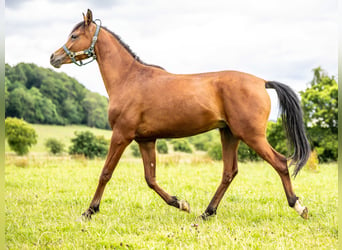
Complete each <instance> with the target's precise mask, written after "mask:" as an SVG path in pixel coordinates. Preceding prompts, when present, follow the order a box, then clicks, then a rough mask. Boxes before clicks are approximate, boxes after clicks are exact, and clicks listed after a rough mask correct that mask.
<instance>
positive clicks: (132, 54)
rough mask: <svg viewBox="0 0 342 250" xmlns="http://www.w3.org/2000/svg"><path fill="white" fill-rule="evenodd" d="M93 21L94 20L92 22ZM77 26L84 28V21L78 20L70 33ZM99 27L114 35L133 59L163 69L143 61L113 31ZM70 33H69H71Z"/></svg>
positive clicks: (77, 27)
mask: <svg viewBox="0 0 342 250" xmlns="http://www.w3.org/2000/svg"><path fill="white" fill-rule="evenodd" d="M94 23H95V22H94ZM79 28H84V22H80V23H78V24H76V26H75V27H74V28H73V29H72V31H71V33H72V32H74V31H75V30H77V29H79ZM101 28H103V29H104V30H106V31H108V32H109V33H110V34H111V35H112V36H114V37H115V39H116V40H118V42H119V43H120V44H121V45H122V46H123V47H124V48H125V49H126V50H127V52H128V53H129V54H130V55H131V56H132V57H133V58H134V59H135V60H137V61H138V62H139V63H141V64H144V65H146V66H152V67H156V68H160V69H164V68H162V67H160V66H158V65H153V64H148V63H145V62H143V61H142V60H141V59H140V58H139V57H138V56H137V55H136V54H135V53H134V52H133V51H132V50H131V48H130V47H129V46H128V45H127V44H126V43H125V42H124V41H122V39H121V38H120V37H119V36H118V35H117V34H115V33H114V32H113V31H110V30H109V29H108V28H106V27H103V26H101ZM71 33H70V34H71Z"/></svg>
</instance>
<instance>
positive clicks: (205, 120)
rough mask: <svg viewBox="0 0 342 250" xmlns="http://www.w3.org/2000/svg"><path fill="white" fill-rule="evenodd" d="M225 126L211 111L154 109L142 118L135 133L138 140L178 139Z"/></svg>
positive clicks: (217, 115)
mask: <svg viewBox="0 0 342 250" xmlns="http://www.w3.org/2000/svg"><path fill="white" fill-rule="evenodd" d="M224 126H226V122H225V121H224V120H223V119H222V117H221V116H220V115H219V114H217V113H215V112H214V111H212V110H203V109H202V110H201V109H196V108H193V109H191V108H190V109H186V110H184V109H179V110H177V111H174V110H172V111H171V109H166V110H162V109H159V110H158V109H155V112H154V113H153V114H152V115H150V116H148V114H146V115H145V117H143V119H142V122H141V123H140V124H139V126H138V129H137V131H136V136H137V137H139V138H178V137H186V136H192V135H195V134H199V133H203V132H206V131H209V130H212V129H215V128H221V127H224Z"/></svg>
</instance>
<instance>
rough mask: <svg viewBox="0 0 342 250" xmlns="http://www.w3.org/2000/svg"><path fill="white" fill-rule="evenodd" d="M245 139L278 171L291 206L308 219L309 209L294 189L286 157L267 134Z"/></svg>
mask: <svg viewBox="0 0 342 250" xmlns="http://www.w3.org/2000/svg"><path fill="white" fill-rule="evenodd" d="M244 141H245V142H246V143H247V145H248V146H250V147H251V148H252V149H254V150H255V152H257V153H258V154H259V155H260V156H261V157H262V158H263V159H264V160H265V161H267V162H268V163H269V164H271V165H272V167H273V168H274V169H275V170H276V171H277V173H278V174H279V176H280V178H281V181H282V183H283V186H284V190H285V194H286V197H287V201H288V204H289V206H290V207H292V208H294V209H295V210H296V211H297V213H298V214H299V215H301V216H302V217H303V218H304V219H307V218H308V209H307V208H306V207H303V206H301V204H300V203H299V201H298V197H297V196H296V195H295V193H294V191H293V188H292V184H291V179H290V175H289V171H288V167H287V160H286V157H285V156H283V155H281V154H279V153H278V152H277V151H276V150H274V149H273V148H272V147H271V145H270V144H269V143H268V142H267V140H266V137H265V136H257V137H255V138H253V139H251V138H248V139H245V140H244Z"/></svg>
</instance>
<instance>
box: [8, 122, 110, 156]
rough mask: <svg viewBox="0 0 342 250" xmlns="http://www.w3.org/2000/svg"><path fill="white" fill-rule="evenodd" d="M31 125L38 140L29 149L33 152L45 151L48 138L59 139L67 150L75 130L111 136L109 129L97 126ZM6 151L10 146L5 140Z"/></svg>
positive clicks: (108, 137) (107, 137)
mask: <svg viewBox="0 0 342 250" xmlns="http://www.w3.org/2000/svg"><path fill="white" fill-rule="evenodd" d="M31 126H32V127H33V128H34V129H35V130H36V132H37V134H38V140H37V141H38V142H37V144H36V145H33V146H32V148H31V149H30V152H35V153H44V152H47V149H46V148H45V145H44V144H45V142H46V140H47V139H49V138H56V139H58V140H59V141H61V142H62V143H63V144H64V145H65V148H64V149H65V150H66V151H67V150H68V147H69V146H70V145H71V141H70V140H71V138H73V137H75V134H74V133H75V131H86V130H89V131H91V132H92V133H94V134H95V135H97V136H99V135H102V136H104V137H105V138H106V139H110V138H111V136H112V131H111V130H104V129H98V128H90V127H87V126H82V125H68V126H59V125H41V124H31ZM5 147H6V152H10V148H9V147H8V144H7V141H6V145H5Z"/></svg>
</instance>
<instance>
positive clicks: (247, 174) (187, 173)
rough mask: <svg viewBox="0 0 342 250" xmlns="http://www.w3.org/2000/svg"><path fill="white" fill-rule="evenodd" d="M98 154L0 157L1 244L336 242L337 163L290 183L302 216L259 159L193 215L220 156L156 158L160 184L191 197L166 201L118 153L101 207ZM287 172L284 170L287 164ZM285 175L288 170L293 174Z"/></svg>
mask: <svg viewBox="0 0 342 250" xmlns="http://www.w3.org/2000/svg"><path fill="white" fill-rule="evenodd" d="M103 163H104V160H102V159H94V160H86V159H84V158H82V157H80V158H71V157H69V156H59V157H54V156H48V155H44V154H34V153H31V154H30V155H29V156H27V157H17V156H14V155H13V154H11V153H10V154H6V168H5V174H6V175H5V185H6V191H5V206H6V211H5V212H6V227H5V232H6V234H5V237H6V247H7V248H8V249H337V240H338V228H337V197H338V192H337V183H338V182H337V164H336V163H332V164H321V165H320V168H319V172H311V171H308V170H306V169H305V168H304V169H303V170H302V171H301V172H300V174H299V175H298V177H297V178H296V179H295V180H293V186H294V189H295V191H296V193H297V195H298V196H299V197H300V198H301V200H302V201H303V204H305V205H306V206H307V207H308V208H309V219H308V220H303V219H302V218H301V217H300V216H298V215H297V213H296V212H295V211H294V210H293V209H291V208H289V207H288V205H287V201H286V197H285V194H284V191H283V187H282V185H281V181H280V178H279V176H278V175H277V174H276V172H275V171H274V170H273V169H272V167H270V166H269V165H268V164H266V163H263V162H256V163H240V164H239V174H238V175H237V177H236V178H235V180H234V181H233V183H232V184H231V186H230V188H229V189H228V191H227V193H226V195H225V196H224V198H223V200H222V202H221V204H220V206H219V208H218V211H217V212H218V213H217V215H216V216H215V217H212V218H210V219H209V220H207V221H202V220H201V219H199V218H198V216H199V215H200V214H202V212H203V211H204V210H205V208H206V206H207V205H208V203H209V201H210V199H211V198H212V195H213V193H214V191H215V189H216V187H217V186H218V184H219V181H220V178H221V173H222V163H221V162H212V161H210V160H209V159H208V158H207V157H205V156H203V155H200V154H192V155H189V154H179V153H178V154H175V153H172V154H171V155H158V162H157V180H158V183H159V184H160V185H161V186H162V187H163V188H165V190H167V191H169V192H170V193H171V194H173V195H177V196H178V197H179V198H182V199H185V200H187V201H188V202H189V203H190V206H191V213H190V214H188V213H185V212H181V211H179V210H177V209H175V208H173V207H169V206H167V205H166V204H164V202H163V201H162V199H161V198H160V197H159V196H157V194H155V193H154V192H153V191H152V190H150V189H149V188H148V187H147V185H146V183H145V180H144V173H143V167H142V161H141V160H140V159H135V158H131V157H130V156H128V155H127V154H126V155H125V157H123V158H122V159H121V161H120V163H119V165H118V167H117V169H116V170H115V172H114V174H113V178H112V179H111V181H110V182H109V183H108V185H107V187H106V190H105V193H104V197H103V199H102V203H101V206H100V212H99V213H98V214H96V215H95V216H93V219H92V220H90V221H83V220H80V215H81V214H82V213H83V212H84V210H85V209H86V208H88V205H89V203H90V200H91V198H92V195H93V193H94V191H95V188H96V185H97V181H98V176H99V175H100V172H101V169H102V166H103ZM291 170H292V169H291ZM291 172H292V171H291Z"/></svg>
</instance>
